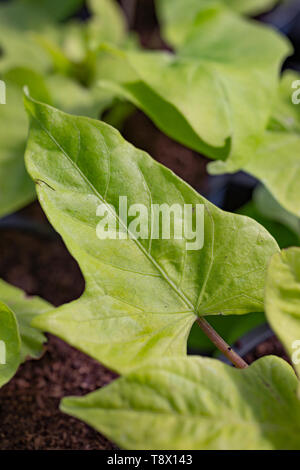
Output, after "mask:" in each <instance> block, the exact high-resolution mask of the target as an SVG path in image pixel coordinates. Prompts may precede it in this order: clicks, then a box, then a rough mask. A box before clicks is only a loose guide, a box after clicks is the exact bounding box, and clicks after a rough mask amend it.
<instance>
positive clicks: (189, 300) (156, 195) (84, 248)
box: [25, 97, 278, 372]
mask: <svg viewBox="0 0 300 470" xmlns="http://www.w3.org/2000/svg"><path fill="white" fill-rule="evenodd" d="M25 103H26V108H27V110H28V112H29V114H30V117H31V127H30V136H29V140H28V147H27V152H26V162H27V168H28V171H29V173H30V175H31V176H32V178H33V179H34V180H35V181H36V182H37V192H38V196H39V200H40V202H41V204H42V206H43V208H44V210H45V212H46V214H47V216H48V218H49V220H50V222H51V223H52V225H53V226H54V227H55V229H56V230H57V231H58V232H59V233H60V234H61V236H62V237H63V239H64V241H65V243H66V245H67V247H68V249H69V251H70V252H71V254H72V255H73V256H74V258H75V259H76V260H77V262H78V263H79V266H80V267H81V270H82V272H83V275H84V277H85V280H86V290H85V293H84V295H83V296H82V297H81V298H80V299H79V300H77V301H75V302H72V303H71V304H67V305H64V306H62V307H60V308H58V309H55V310H53V312H50V313H49V314H46V315H43V316H41V317H38V318H37V319H35V321H34V323H33V324H34V326H36V327H40V328H41V329H44V330H46V331H51V332H52V333H54V334H56V335H57V336H59V337H62V338H63V339H65V340H66V341H67V342H69V343H71V344H72V345H74V346H76V347H77V348H79V349H81V350H83V351H84V352H86V353H88V354H90V355H91V356H93V357H95V358H96V359H98V360H100V361H101V362H103V363H104V364H106V365H107V366H108V367H110V368H112V369H116V370H118V371H121V372H124V371H127V370H129V369H130V368H132V367H135V366H136V365H137V364H139V363H141V362H144V361H146V360H148V359H149V358H150V357H161V356H162V355H166V356H170V355H182V354H185V352H186V341H187V336H188V333H189V330H190V327H191V325H192V323H193V322H194V321H195V319H196V316H197V315H200V316H201V315H213V314H216V313H223V314H224V315H230V314H244V313H247V312H252V311H259V310H262V309H263V288H264V279H265V270H266V264H267V262H268V260H269V258H270V256H271V255H272V254H273V253H274V252H276V251H277V250H278V247H277V244H276V242H275V241H274V239H273V238H272V237H271V236H270V235H269V234H268V233H267V232H266V231H265V230H264V229H263V228H262V227H261V226H260V225H258V224H257V223H256V222H254V221H252V220H251V219H248V218H245V217H241V216H237V215H234V214H229V213H226V212H223V211H221V210H220V209H218V208H217V207H215V206H213V205H212V204H210V203H209V202H208V201H206V200H205V199H204V198H203V197H202V196H200V195H199V194H198V193H196V192H195V191H194V190H193V189H192V188H190V187H189V186H188V185H187V184H186V183H184V182H183V181H182V180H180V179H179V178H178V177H176V176H175V175H174V174H173V173H172V172H171V171H170V170H168V169H167V168H164V167H163V166H161V165H160V164H158V163H157V162H155V161H154V160H152V159H151V158H150V157H149V155H147V154H146V153H145V152H142V151H140V150H137V149H135V148H134V147H133V146H132V145H130V144H129V143H127V142H126V141H125V140H124V139H123V138H122V137H121V135H120V134H119V133H118V132H117V131H116V130H115V129H113V128H111V127H110V126H108V125H107V124H104V123H103V122H99V121H94V120H91V119H88V118H81V117H74V116H70V115H67V114H65V113H62V112H60V111H58V110H56V109H54V108H51V107H50V106H46V105H43V104H41V103H38V102H36V101H34V100H32V99H30V98H28V97H26V98H25ZM119 195H121V196H127V200H128V207H129V206H131V205H132V204H134V203H139V204H144V205H145V206H146V207H147V208H148V209H149V210H150V213H151V207H150V206H151V205H152V204H164V203H165V204H169V205H170V206H171V205H173V204H175V203H177V204H179V205H180V206H181V207H182V206H183V204H185V203H188V204H193V205H195V204H203V205H204V206H205V215H204V238H205V242H204V248H203V249H202V250H198V251H195V250H194V251H191V250H186V240H185V239H181V240H176V239H173V238H171V239H170V240H165V239H163V240H162V239H153V237H151V238H150V237H149V239H140V238H136V237H135V236H134V235H133V234H132V232H130V233H129V231H128V234H129V239H127V240H111V239H106V240H99V239H98V238H97V235H96V227H97V224H98V223H99V217H97V215H96V211H97V207H98V206H99V205H100V204H104V205H106V206H107V205H108V204H111V205H112V206H113V207H114V210H115V211H117V212H118V206H119ZM109 210H112V209H109ZM112 216H113V217H115V215H114V212H112ZM195 217H196V216H195V213H193V218H194V222H196V220H195ZM116 218H117V217H116ZM119 222H120V221H119ZM122 224H125V222H124V220H123V221H122V222H121V230H122V229H124V227H123V228H122ZM158 224H160V222H158ZM158 224H155V221H154V219H153V220H152V222H150V221H149V229H150V226H151V225H152V228H153V230H155V229H156V227H157V228H158ZM125 225H126V224H125ZM160 228H161V224H160ZM126 230H127V229H126ZM152 233H154V232H152Z"/></svg>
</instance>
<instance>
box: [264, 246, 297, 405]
mask: <svg viewBox="0 0 300 470" xmlns="http://www.w3.org/2000/svg"><path fill="white" fill-rule="evenodd" d="M265 304H266V314H267V318H268V320H269V322H270V324H271V326H272V328H273V330H274V331H275V333H276V334H277V336H278V338H279V339H280V340H281V342H282V344H283V345H284V347H285V348H286V350H287V352H288V353H289V355H290V356H291V358H292V360H293V364H294V367H295V369H296V371H297V373H298V376H300V248H289V249H288V250H284V251H282V252H281V253H277V254H276V255H274V256H273V258H272V260H271V263H270V266H269V270H268V276H267V282H266V294H265ZM299 398H300V387H299Z"/></svg>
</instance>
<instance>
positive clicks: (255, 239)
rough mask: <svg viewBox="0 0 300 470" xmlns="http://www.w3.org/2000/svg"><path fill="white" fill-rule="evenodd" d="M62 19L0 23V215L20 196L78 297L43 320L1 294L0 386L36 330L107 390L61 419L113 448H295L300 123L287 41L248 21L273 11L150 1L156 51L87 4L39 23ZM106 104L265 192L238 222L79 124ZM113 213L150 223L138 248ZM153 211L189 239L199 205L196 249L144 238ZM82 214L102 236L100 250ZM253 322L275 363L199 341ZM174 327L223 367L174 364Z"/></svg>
mask: <svg viewBox="0 0 300 470" xmlns="http://www.w3.org/2000/svg"><path fill="white" fill-rule="evenodd" d="M81 3H83V2H80V1H79V0H77V1H71V0H69V1H67V2H53V1H52V2H48V1H46V0H44V1H40V2H38V3H36V2H35V1H34V0H23V1H21V0H14V1H13V2H11V3H10V4H7V5H6V4H5V5H4V6H2V7H1V8H2V13H0V15H2V16H1V19H0V24H1V28H2V23H3V28H4V29H5V31H6V32H5V34H2V31H4V29H3V30H2V29H1V31H0V44H1V41H2V44H3V45H4V46H5V47H6V48H7V50H6V54H5V55H4V56H3V58H1V57H0V74H1V77H2V78H3V79H4V80H6V82H7V90H8V95H7V105H4V106H3V107H2V108H1V109H0V133H1V136H2V137H1V142H0V184H1V194H0V214H1V215H4V214H8V213H10V212H12V211H13V210H15V209H17V208H20V207H22V206H23V205H25V204H26V203H28V202H29V201H31V200H33V199H34V197H35V194H37V196H38V199H39V202H40V204H41V206H42V208H43V210H44V212H45V214H46V216H47V218H48V220H49V222H50V223H51V224H52V226H53V227H54V229H55V230H56V231H57V232H58V233H59V234H60V236H61V237H62V239H63V241H64V243H65V245H66V247H67V249H68V250H69V252H70V253H71V255H72V256H73V257H74V258H75V260H76V261H77V262H78V265H79V267H80V269H81V272H82V274H83V276H84V279H85V291H84V293H83V295H82V296H81V297H80V298H79V299H77V300H75V301H73V302H71V303H67V304H65V305H62V306H61V307H58V308H54V307H52V306H51V305H50V304H48V303H47V302H45V301H44V300H42V299H39V298H30V297H29V298H27V297H25V296H24V294H23V293H22V292H21V291H19V290H18V289H16V288H14V287H12V286H10V285H8V284H7V283H5V282H4V281H1V282H0V301H1V302H0V340H2V342H3V343H4V344H5V345H6V348H5V351H4V352H5V357H4V359H5V360H3V361H2V363H1V360H0V386H2V385H4V384H5V383H6V382H8V381H9V380H10V379H11V377H12V376H13V375H14V373H15V372H16V370H17V368H18V366H19V365H20V363H21V362H23V361H24V360H26V359H27V358H38V357H39V356H40V354H41V351H42V345H43V342H44V341H45V337H44V335H43V333H44V332H48V333H52V334H54V335H56V336H58V337H60V338H61V339H63V340H64V341H66V342H67V343H69V344H71V345H72V346H74V347H76V348H78V349H79V350H81V351H83V352H84V353H86V354H88V355H89V356H91V357H93V358H94V359H96V360H97V361H99V362H100V363H102V364H104V365H105V366H106V367H107V368H109V369H111V370H113V371H115V372H117V373H118V374H119V375H120V378H118V379H116V380H115V381H113V383H111V384H110V385H108V386H106V387H104V388H102V389H100V390H97V391H95V392H93V393H91V394H89V395H87V396H84V397H67V398H64V399H63V400H62V403H61V410H62V411H63V412H64V413H67V414H70V415H72V416H75V417H77V418H79V419H81V420H83V421H85V422H86V423H88V424H89V425H91V426H93V427H94V428H95V429H97V430H98V431H100V432H101V433H103V434H104V435H106V436H107V437H108V438H109V439H111V440H112V441H113V442H115V443H116V444H117V445H118V446H120V447H121V448H124V449H180V450H185V449H219V450H224V449H226V450H227V449H268V450H275V449H297V450H300V437H299V436H300V385H299V378H300V366H299V364H300V353H299V351H300V248H299V247H298V246H299V244H300V225H299V218H298V217H299V214H300V205H299V204H300V203H299V201H300V198H299V191H300V190H299V158H300V157H299V151H300V136H299V129H300V107H298V108H297V106H296V105H295V104H293V102H292V100H291V94H292V90H293V88H292V86H293V83H294V82H295V81H296V80H297V79H298V75H297V73H296V72H293V71H286V72H285V73H284V74H283V75H282V76H281V77H280V69H281V66H282V63H283V60H284V59H285V58H286V57H287V56H288V55H289V54H290V53H291V45H290V44H289V42H288V41H287V40H286V39H285V38H283V37H282V36H281V35H280V34H279V33H277V32H275V31H274V30H272V29H270V28H269V27H267V26H263V25H262V24H260V23H258V22H255V21H254V20H250V19H249V18H248V17H247V15H250V14H251V15H252V14H256V13H260V12H262V11H264V10H266V9H268V8H270V7H271V6H273V5H274V4H275V3H276V2H274V1H272V0H271V1H270V0H269V1H267V0H252V1H246V0H245V1H241V0H240V1H235V0H227V1H225V0H224V1H214V0H209V1H208V0H201V1H200V0H188V1H187V0H157V2H156V4H157V5H156V6H157V12H158V16H159V18H160V21H161V25H162V33H163V36H164V39H165V41H166V42H167V43H168V44H169V45H170V46H171V47H172V52H169V51H168V52H166V51H151V52H149V51H148V50H144V49H142V48H141V46H140V45H138V43H137V41H136V40H135V39H134V38H132V36H131V35H130V34H128V33H127V32H126V28H125V21H124V18H123V17H122V15H121V12H120V10H119V9H118V7H117V4H116V3H114V2H113V1H108V0H105V1H104V0H98V1H97V0H90V2H88V3H89V7H90V10H91V13H92V16H91V17H90V19H89V20H88V21H87V22H85V23H83V24H81V23H79V21H77V20H68V21H67V22H64V23H59V22H58V20H61V19H65V18H68V17H69V16H70V15H71V13H72V12H74V11H76V8H77V7H78V6H79V4H81ZM37 5H38V6H37ZM16 12H19V13H18V14H16ZM20 12H22V15H21V14H20ZM16 18H21V20H20V22H18V21H16ZM49 18H50V21H49ZM13 41H15V43H14V44H15V46H14V47H12V44H13ZM21 46H22V47H21ZM27 49H28V50H27ZM32 54H35V55H36V57H37V59H36V61H35V62H34V64H33V63H32V57H33V55H32ZM32 65H34V67H32ZM22 90H23V91H22ZM22 93H23V103H22ZM120 100H123V101H125V102H130V103H132V104H133V105H134V106H136V107H138V108H141V109H142V110H143V111H144V113H146V114H147V115H148V116H149V117H150V118H151V119H152V120H153V121H154V122H155V124H156V125H157V126H158V127H159V128H160V129H161V130H162V131H164V132H165V133H166V134H167V135H169V136H171V137H172V138H174V139H175V140H178V141H179V142H180V143H182V144H184V145H186V146H187V147H190V148H192V149H194V150H196V151H197V152H199V153H201V154H202V155H204V156H206V157H208V158H210V159H213V160H215V161H214V162H211V163H210V164H209V168H210V171H211V172H212V173H213V174H216V173H221V172H235V171H237V170H240V169H243V170H245V171H247V172H249V173H250V174H252V175H254V176H255V177H257V178H258V179H259V180H261V181H262V182H263V183H264V184H265V186H266V187H267V188H268V190H267V189H266V188H264V187H262V186H260V187H259V188H258V189H256V191H255V193H254V197H253V200H252V201H251V202H250V203H249V204H247V205H246V206H245V207H243V208H242V209H241V210H240V211H239V213H231V212H226V211H223V210H222V209H220V208H218V207H217V206H216V205H214V204H213V203H211V202H210V201H209V200H207V199H206V198H205V197H203V196H202V195H201V194H199V192H197V191H195V190H194V189H193V188H192V187H190V186H189V185H188V184H187V183H186V182H185V181H183V180H182V179H180V178H179V177H178V176H176V175H175V174H174V173H173V172H172V171H170V170H169V169H168V168H166V167H165V166H163V165H161V164H160V163H158V162H156V161H155V160H153V159H152V158H151V156H150V155H149V154H148V153H146V152H144V151H142V150H139V149H137V148H135V147H134V146H133V145H132V144H131V143H129V142H127V141H126V140H125V139H124V137H123V136H122V135H121V134H120V132H119V130H117V129H116V128H115V127H113V126H111V125H110V124H108V123H107V122H104V121H103V120H99V119H96V118H97V117H99V116H100V115H102V112H103V111H104V109H108V108H109V109H111V108H112V107H113V108H114V109H116V106H117V107H118V106H120V102H121V101H120ZM23 105H24V109H23ZM124 109H125V114H126V113H127V110H128V109H130V108H128V107H125V108H122V111H121V114H120V115H121V118H123V116H124V114H123V113H124ZM26 113H27V116H28V118H29V133H28V136H27V144H26V152H25V163H24V159H23V157H24V155H23V148H24V146H25V140H26V132H27V122H28V121H27V117H26ZM117 114H118V113H117ZM114 115H115V114H114ZM118 122H119V120H118ZM7 123H12V124H11V125H9V126H8V131H7ZM25 166H26V169H25ZM30 178H31V179H30ZM120 196H121V197H126V198H127V201H128V204H129V205H131V206H135V207H138V206H140V205H143V207H146V208H147V209H149V213H150V214H151V217H150V219H149V220H147V224H148V225H147V226H146V232H147V233H146V236H142V229H141V226H142V225H143V222H144V220H143V214H142V212H141V210H140V212H139V211H137V213H136V214H135V215H136V218H135V219H133V218H131V219H130V220H127V218H126V219H125V218H123V217H122V216H120V213H119V212H118V206H119V201H120ZM153 205H159V206H160V207H161V206H163V205H168V206H169V207H174V206H177V207H183V206H185V205H188V206H189V207H191V217H192V225H193V226H195V225H196V226H197V224H196V222H197V217H198V215H199V214H198V213H197V206H199V205H201V207H203V224H202V225H203V244H202V245H201V247H198V248H197V249H191V250H188V249H187V243H188V242H190V239H188V237H187V235H186V233H185V232H184V236H183V237H181V238H178V237H176V236H174V234H171V235H170V237H168V238H162V237H154V235H153V234H154V233H160V229H161V225H162V221H161V219H155V218H154V217H153V212H152V206H153ZM99 206H101V207H102V208H103V207H104V209H105V214H104V213H101V216H102V217H104V215H105V217H106V220H107V223H108V227H113V233H112V232H107V236H106V237H102V238H100V237H99V236H98V231H97V230H98V227H99V220H100V213H99V210H98V208H99ZM174 219H175V222H176V217H175V216H174ZM255 219H256V220H255ZM177 222H178V220H177ZM179 222H181V221H179ZM179 222H178V223H179ZM109 235H110V236H109ZM143 235H145V233H144V234H143ZM287 240H288V241H287ZM291 245H295V246H294V247H291ZM287 246H288V247H289V248H287V249H284V250H281V248H282V247H284V248H286V247H287ZM262 312H264V313H265V315H266V317H267V320H268V322H269V323H270V325H271V326H272V328H273V330H274V332H275V333H276V334H277V336H278V338H279V339H280V341H281V342H282V344H283V346H284V347H285V349H286V351H287V353H288V354H289V356H290V358H291V364H292V365H291V364H289V363H288V362H286V361H285V360H283V359H281V358H278V357H275V356H265V357H263V358H261V359H259V360H257V361H255V362H254V363H253V364H251V365H250V366H249V365H248V364H247V363H246V362H245V360H244V358H242V357H240V356H239V355H238V354H237V353H236V352H235V351H234V350H233V349H232V347H231V346H230V345H229V344H228V343H227V342H226V341H225V338H223V337H222V336H221V335H220V334H219V333H218V332H217V331H216V330H215V329H214V328H213V327H212V325H211V321H212V322H214V321H215V319H216V318H217V320H218V322H222V321H223V322H226V318H228V317H230V318H231V320H232V322H233V324H234V323H235V322H236V323H237V322H239V324H241V323H242V322H243V319H244V318H249V317H251V316H254V315H257V314H258V313H262ZM235 319H236V320H235ZM193 325H196V326H197V328H198V329H199V328H200V329H199V332H200V330H202V332H203V333H204V334H205V335H206V337H207V338H208V339H209V341H210V342H211V343H212V344H213V345H214V347H216V348H217V349H218V350H219V351H221V352H222V354H223V355H224V356H226V357H227V359H229V361H231V363H232V366H230V365H227V364H225V363H223V362H221V361H220V360H219V359H213V358H205V357H200V356H188V355H187V341H188V337H189V334H190V330H191V328H192V326H193ZM194 327H195V326H194ZM233 329H234V327H232V330H233ZM0 359H1V357H0Z"/></svg>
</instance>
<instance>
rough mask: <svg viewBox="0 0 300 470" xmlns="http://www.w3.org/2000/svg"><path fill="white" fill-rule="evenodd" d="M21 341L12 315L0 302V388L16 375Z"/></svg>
mask: <svg viewBox="0 0 300 470" xmlns="http://www.w3.org/2000/svg"><path fill="white" fill-rule="evenodd" d="M20 348H21V340H20V335H19V328H18V323H17V320H16V317H15V315H14V313H13V312H12V311H11V310H10V309H9V308H8V307H7V306H6V305H5V304H3V303H2V302H0V387H2V385H4V384H6V383H7V382H8V381H9V380H10V379H11V378H12V377H13V375H14V374H15V373H16V370H17V368H18V367H19V365H20V362H21V356H20Z"/></svg>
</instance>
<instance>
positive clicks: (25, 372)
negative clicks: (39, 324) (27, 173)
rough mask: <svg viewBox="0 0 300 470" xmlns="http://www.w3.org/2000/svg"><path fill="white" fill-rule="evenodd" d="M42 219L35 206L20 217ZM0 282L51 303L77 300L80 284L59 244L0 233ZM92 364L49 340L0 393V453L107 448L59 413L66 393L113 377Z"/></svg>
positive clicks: (86, 389)
mask: <svg viewBox="0 0 300 470" xmlns="http://www.w3.org/2000/svg"><path fill="white" fill-rule="evenodd" d="M24 214H25V215H26V216H30V217H31V219H34V220H37V221H41V222H42V221H45V218H44V216H43V213H42V211H41V209H40V207H39V205H38V203H35V204H32V205H31V206H29V208H27V209H26V210H25V211H22V215H24ZM0 254H1V255H0V278H3V279H4V280H6V281H7V282H10V283H11V284H13V285H16V286H18V287H20V288H22V289H23V290H25V291H26V292H27V293H28V294H30V295H39V296H41V297H43V298H44V299H46V300H48V301H49V302H51V303H52V304H54V305H60V304H62V303H65V302H69V301H71V300H74V299H76V298H77V297H79V296H80V295H81V293H82V291H83V289H84V280H83V278H82V275H81V272H80V270H79V267H78V265H77V263H76V262H75V260H74V259H73V258H72V257H71V256H70V254H69V253H68V251H67V249H66V248H65V246H64V244H63V242H62V241H61V240H60V239H59V238H58V239H57V240H49V239H47V238H40V237H37V236H36V235H30V234H28V233H22V232H17V231H15V230H5V231H3V230H2V231H1V230H0ZM114 377H115V376H114V374H112V373H111V372H109V371H107V370H106V369H105V368H104V367H103V366H101V365H100V364H99V363H97V362H96V361H94V360H92V359H91V358H89V357H87V356H86V355H84V354H82V353H80V352H79V351H77V350H75V349H73V348H71V347H70V346H68V345H67V344H65V343H64V342H63V341H60V340H59V339H57V338H54V337H51V336H50V337H49V342H48V343H47V345H46V350H45V354H44V355H43V357H42V358H41V359H40V360H39V361H28V362H26V363H25V364H23V365H22V366H21V367H20V369H19V371H18V373H17V374H16V376H15V377H14V378H13V380H12V381H11V382H10V383H8V384H7V385H5V386H4V387H3V388H1V390H0V449H1V450H3V449H27V450H30V449H112V448H113V445H112V444H111V443H109V442H108V441H107V440H106V439H105V438H103V437H102V436H101V435H100V434H98V433H97V432H96V431H94V430H92V429H91V428H89V427H88V426H86V425H85V424H84V423H81V422H79V421H78V420H75V419H73V418H70V417H67V416H65V415H63V414H62V413H61V412H60V411H59V409H58V406H59V402H60V400H61V398H62V397H64V396H66V395H85V394H87V393H88V392H90V391H93V390H95V389H97V388H99V387H102V386H103V385H105V384H107V383H108V382H110V381H111V380H112V379H113V378H114Z"/></svg>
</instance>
